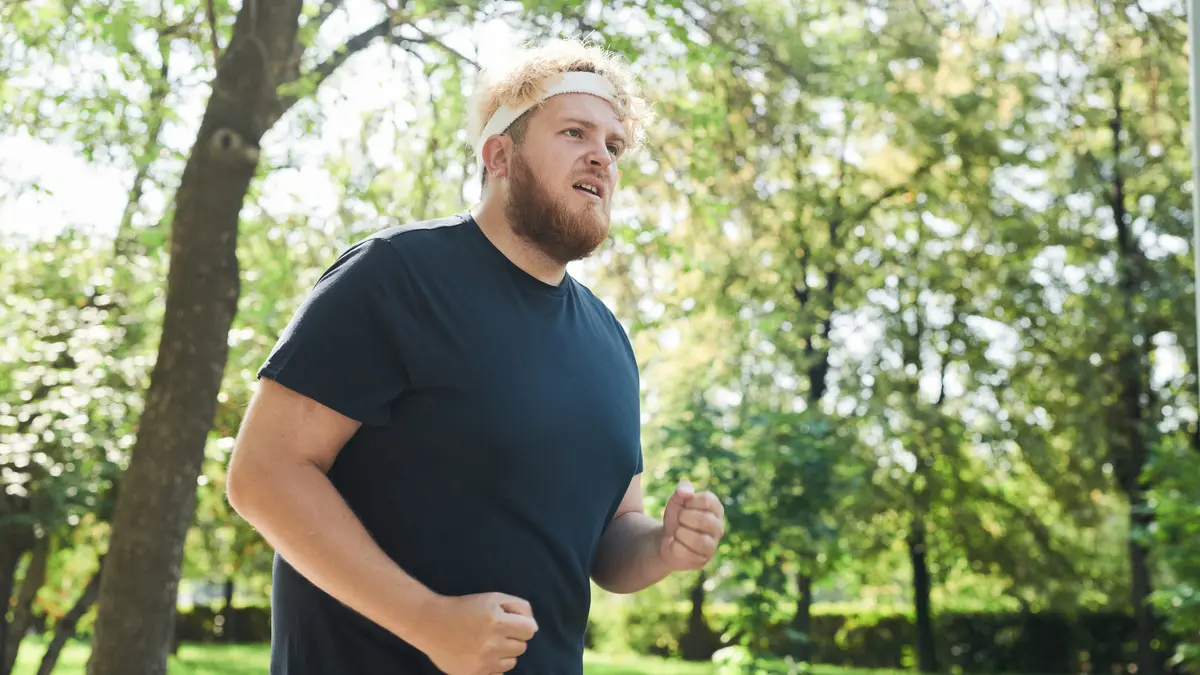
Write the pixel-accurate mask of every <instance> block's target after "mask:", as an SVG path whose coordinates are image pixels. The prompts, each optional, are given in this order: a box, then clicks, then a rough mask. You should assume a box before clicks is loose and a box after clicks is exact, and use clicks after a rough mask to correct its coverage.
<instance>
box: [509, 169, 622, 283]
mask: <svg viewBox="0 0 1200 675" xmlns="http://www.w3.org/2000/svg"><path fill="white" fill-rule="evenodd" d="M508 188H509V189H508V195H507V197H506V199H505V203H504V213H505V215H506V216H508V222H509V223H511V224H512V228H513V232H514V233H516V235H517V236H518V237H521V238H522V239H524V240H525V241H528V242H529V243H531V244H533V245H534V246H535V247H537V249H538V250H540V251H541V252H542V253H543V254H544V255H546V257H548V258H550V259H551V260H553V261H554V262H556V263H559V264H562V265H566V264H567V263H569V262H572V261H575V260H582V259H584V258H586V257H588V256H589V255H591V254H592V252H593V251H595V250H596V248H598V247H599V246H600V244H602V243H603V242H604V239H605V238H606V237H607V236H608V227H609V213H608V208H607V205H601V204H587V205H585V206H580V207H578V208H571V207H570V206H568V205H567V204H566V200H565V199H561V198H559V199H556V198H554V197H553V196H551V194H550V192H549V190H547V189H546V188H545V186H544V185H542V183H541V182H540V181H538V179H537V176H534V175H533V170H532V169H531V168H530V166H529V165H528V164H527V163H526V162H525V160H524V158H522V157H521V154H520V153H519V152H518V153H516V154H515V155H513V159H512V166H511V168H510V171H509V179H508Z"/></svg>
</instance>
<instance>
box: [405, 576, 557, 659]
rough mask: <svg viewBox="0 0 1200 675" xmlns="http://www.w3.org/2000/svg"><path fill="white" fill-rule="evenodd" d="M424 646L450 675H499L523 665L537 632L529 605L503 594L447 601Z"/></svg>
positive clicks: (437, 610) (434, 616)
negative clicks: (527, 647) (519, 662)
mask: <svg viewBox="0 0 1200 675" xmlns="http://www.w3.org/2000/svg"><path fill="white" fill-rule="evenodd" d="M429 621H430V626H429V631H428V633H427V635H428V636H429V638H428V639H427V640H426V641H425V643H426V644H422V645H419V648H420V649H422V651H424V652H425V655H426V656H428V657H429V659H430V660H431V661H433V663H434V665H436V666H437V667H438V670H441V671H442V672H443V673H446V675H498V674H499V673H507V672H508V671H510V670H512V669H513V668H515V667H516V665H517V657H519V656H520V655H521V654H524V653H525V645H526V643H527V642H528V641H529V639H530V638H532V637H533V635H534V633H536V632H537V623H536V622H535V621H534V620H533V610H532V608H531V607H530V606H529V603H528V602H526V601H525V600H522V599H521V598H515V597H513V596H511V595H504V594H503V593H481V594H478V595H464V596H460V597H443V598H440V599H439V601H438V602H437V604H436V605H435V606H434V607H433V609H432V611H431V612H430V615H429Z"/></svg>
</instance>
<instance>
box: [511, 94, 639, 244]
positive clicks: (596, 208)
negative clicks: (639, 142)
mask: <svg viewBox="0 0 1200 675" xmlns="http://www.w3.org/2000/svg"><path fill="white" fill-rule="evenodd" d="M626 142H627V141H626V139H625V129H624V127H623V126H622V125H621V123H620V120H618V119H617V115H616V112H614V111H613V109H612V106H611V105H609V103H608V102H607V101H604V100H603V99H600V98H597V97H595V96H591V95H589V94H562V95H559V96H554V97H552V98H550V99H549V100H547V101H546V102H545V103H544V104H543V105H542V108H541V109H540V110H538V111H537V112H536V113H534V115H533V117H532V118H531V119H530V120H529V126H528V128H527V130H526V133H525V138H524V140H523V141H522V143H521V145H520V147H519V148H516V149H515V150H514V153H513V156H512V159H511V162H510V165H509V174H508V194H507V196H506V201H505V211H506V213H507V215H508V218H509V221H510V222H511V223H512V226H513V229H514V230H515V231H516V233H517V234H518V235H519V236H521V237H523V238H525V239H526V240H528V241H530V242H531V243H533V244H534V245H536V246H537V247H538V248H539V249H541V250H542V252H544V253H545V254H546V255H547V256H549V257H550V258H551V259H552V260H554V261H556V262H558V263H561V264H564V265H565V264H567V263H569V262H571V261H573V260H579V259H582V258H585V257H587V256H588V255H590V254H591V253H592V252H593V251H594V250H596V248H597V247H598V246H599V245H600V244H601V243H603V242H604V239H605V237H607V236H608V228H609V214H610V213H611V211H612V195H613V192H614V191H615V190H616V187H617V158H618V157H620V155H621V153H623V152H624V151H625V145H626Z"/></svg>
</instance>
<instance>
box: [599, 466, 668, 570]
mask: <svg viewBox="0 0 1200 675" xmlns="http://www.w3.org/2000/svg"><path fill="white" fill-rule="evenodd" d="M662 536H663V525H662V523H660V522H658V521H657V520H654V519H653V518H651V517H650V516H647V515H646V514H645V507H644V504H643V500H642V477H641V476H640V475H638V476H634V478H633V480H632V481H631V482H630V483H629V489H628V490H626V492H625V496H624V498H622V499H621V504H620V505H619V506H618V507H617V512H616V513H615V514H614V515H613V518H612V521H611V522H609V524H608V528H607V529H606V530H605V531H604V536H603V537H601V539H600V546H599V547H598V549H597V551H596V560H595V562H594V564H593V566H592V578H593V579H594V580H595V582H596V584H597V585H598V586H600V587H601V588H603V589H604V590H606V591H609V592H610V593H634V592H636V591H640V590H642V589H644V588H646V587H648V586H652V585H654V584H656V583H658V582H659V581H661V580H662V579H663V578H664V577H666V576H667V575H668V574H669V573H670V571H671V570H670V569H669V568H668V567H667V565H666V563H665V562H664V561H663V559H662V556H661V555H659V550H660V547H661V542H662Z"/></svg>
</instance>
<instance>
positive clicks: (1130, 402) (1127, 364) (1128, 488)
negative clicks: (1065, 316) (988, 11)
mask: <svg viewBox="0 0 1200 675" xmlns="http://www.w3.org/2000/svg"><path fill="white" fill-rule="evenodd" d="M1112 90H1113V115H1112V117H1111V119H1110V120H1109V128H1110V130H1111V132H1112V145H1113V167H1114V168H1113V175H1112V191H1111V192H1110V193H1109V198H1110V200H1111V201H1110V206H1111V207H1112V212H1113V223H1114V225H1115V226H1116V230H1117V237H1116V246H1117V253H1118V254H1119V259H1118V263H1117V287H1118V289H1119V290H1120V293H1121V309H1122V317H1121V318H1122V319H1123V321H1124V328H1125V329H1126V330H1123V331H1118V335H1120V336H1121V338H1120V339H1121V341H1122V343H1123V344H1122V345H1121V349H1120V352H1119V354H1118V357H1117V369H1118V373H1119V374H1120V378H1121V409H1119V411H1120V412H1119V417H1118V418H1117V421H1116V427H1117V431H1118V433H1117V434H1116V435H1115V436H1116V438H1114V439H1113V441H1111V442H1110V450H1109V452H1110V453H1111V454H1110V458H1111V461H1112V464H1113V467H1114V468H1115V469H1116V477H1117V481H1118V483H1119V484H1120V487H1121V490H1122V491H1123V492H1124V493H1125V496H1126V497H1127V498H1128V499H1129V525H1130V537H1129V563H1130V565H1129V567H1130V575H1131V579H1130V581H1131V582H1132V584H1131V585H1132V591H1133V592H1132V600H1133V611H1134V615H1135V617H1136V619H1137V669H1138V675H1156V674H1157V673H1158V663H1157V662H1156V660H1155V658H1154V646H1153V640H1154V632H1155V630H1154V610H1153V608H1152V607H1151V606H1150V603H1149V598H1150V594H1151V585H1150V565H1149V562H1148V561H1147V556H1148V552H1147V550H1146V547H1145V546H1143V545H1142V544H1140V543H1139V542H1138V540H1137V538H1138V536H1139V533H1144V532H1145V531H1146V528H1148V527H1149V526H1150V525H1151V523H1152V522H1153V521H1154V516H1153V514H1152V513H1151V512H1150V511H1149V510H1148V507H1147V505H1146V493H1147V491H1149V489H1150V487H1151V486H1150V484H1149V482H1148V481H1146V480H1145V477H1144V476H1143V472H1144V471H1145V468H1146V464H1147V462H1148V461H1149V459H1150V447H1151V445H1152V441H1151V440H1150V439H1149V436H1150V434H1151V433H1152V426H1150V425H1148V424H1147V420H1146V411H1147V410H1148V409H1150V408H1151V406H1152V405H1153V397H1154V391H1153V389H1152V388H1151V387H1150V384H1149V381H1148V380H1149V372H1150V359H1149V355H1148V354H1147V352H1146V350H1147V349H1149V345H1150V344H1151V340H1150V339H1149V336H1148V335H1147V334H1146V331H1145V330H1144V328H1143V326H1142V322H1141V320H1140V316H1139V314H1138V312H1137V310H1136V303H1135V296H1136V295H1137V294H1138V293H1139V290H1138V289H1139V287H1140V286H1141V283H1142V280H1143V279H1144V278H1145V277H1144V275H1143V272H1142V270H1143V268H1144V266H1145V265H1146V256H1145V254H1144V253H1143V252H1142V250H1141V248H1140V247H1139V246H1138V243H1137V238H1136V235H1135V234H1134V233H1133V232H1132V231H1131V230H1130V220H1131V219H1132V218H1131V216H1130V214H1129V212H1128V210H1127V209H1126V207H1125V202H1126V186H1125V175H1124V172H1123V171H1122V165H1121V157H1122V155H1123V154H1124V151H1123V147H1122V140H1121V133H1122V129H1123V127H1122V125H1123V123H1124V108H1123V106H1122V98H1121V92H1122V83H1121V80H1120V78H1114V79H1113V81H1112ZM1139 337H1140V338H1141V346H1138V344H1137V342H1136V341H1135V340H1136V338H1139Z"/></svg>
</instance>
